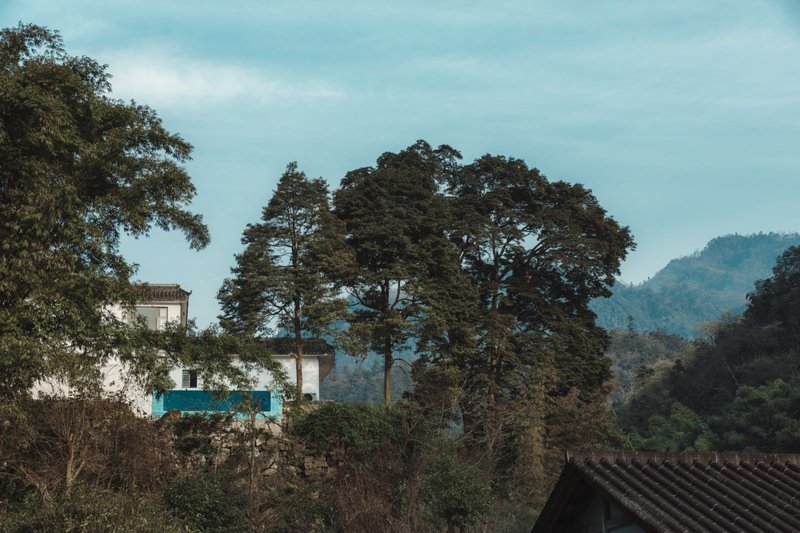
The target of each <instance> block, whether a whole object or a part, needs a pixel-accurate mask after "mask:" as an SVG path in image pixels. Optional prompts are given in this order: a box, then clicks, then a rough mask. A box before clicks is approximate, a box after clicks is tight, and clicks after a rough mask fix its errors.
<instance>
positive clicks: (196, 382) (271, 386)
mask: <svg viewBox="0 0 800 533" xmlns="http://www.w3.org/2000/svg"><path fill="white" fill-rule="evenodd" d="M190 295H191V293H190V292H188V291H185V290H184V289H182V288H181V287H180V286H179V285H176V284H148V285H144V286H143V287H142V288H141V296H140V299H139V301H138V302H137V304H136V308H135V311H136V314H137V315H139V316H141V317H143V318H144V319H145V321H146V322H147V324H148V326H149V327H150V328H152V329H156V330H157V329H163V328H164V327H165V326H166V325H167V324H168V323H170V322H172V323H178V324H179V325H182V326H185V325H186V323H187V319H188V308H189V296H190ZM111 312H112V313H113V314H114V315H116V316H117V318H119V319H122V320H126V319H128V317H127V316H126V314H127V313H130V311H126V310H125V309H123V308H122V307H121V306H114V307H113V308H112V309H111ZM287 341H288V339H281V338H277V339H271V340H269V341H266V342H267V343H268V344H269V345H270V346H269V347H270V348H271V349H272V352H273V354H274V355H273V357H274V358H275V359H276V360H277V361H278V362H279V363H280V364H281V365H282V366H283V368H284V369H285V371H286V375H287V376H288V379H289V383H290V384H293V383H297V376H296V369H295V359H294V357H293V356H292V355H290V349H289V347H290V343H288V342H287ZM303 347H304V355H303V394H304V396H305V397H306V398H307V399H310V400H318V399H319V398H320V394H319V393H320V383H321V381H322V380H324V379H325V377H326V376H327V375H328V374H329V373H330V371H331V369H332V368H333V362H334V351H333V347H332V346H330V345H329V344H327V343H326V342H324V341H323V340H320V339H307V340H306V341H305V342H304V344H303ZM231 357H232V358H233V362H234V364H236V365H239V366H240V368H246V367H245V366H244V364H243V363H239V362H238V359H237V358H236V356H235V355H232V356H231ZM248 372H249V375H250V377H251V381H252V383H253V386H252V389H251V390H248V391H232V392H231V393H230V394H214V393H213V392H211V391H207V390H205V388H204V384H203V379H202V375H201V374H200V372H198V370H197V369H194V368H181V367H175V368H172V369H171V370H170V373H169V376H170V378H171V379H172V381H173V383H174V384H175V385H174V387H173V388H172V389H171V390H169V391H166V392H164V393H163V394H153V393H149V392H147V391H145V390H142V389H141V387H140V386H138V385H137V384H136V383H132V382H131V380H128V379H125V378H126V368H125V364H124V363H122V362H120V361H119V360H112V361H111V362H109V363H108V364H107V365H105V366H104V367H103V368H102V375H103V390H104V392H105V393H107V394H108V395H110V396H112V395H121V396H123V397H124V398H125V400H126V401H127V402H129V403H130V405H131V407H132V408H133V409H134V410H135V411H136V412H137V413H138V414H140V415H142V416H146V417H160V416H163V415H164V414H166V413H168V412H170V411H180V412H181V413H206V412H221V411H236V412H237V413H238V416H250V414H251V413H253V412H254V413H255V414H256V415H257V416H258V417H259V418H271V419H277V418H280V416H281V415H282V413H283V398H282V396H281V394H280V393H279V392H278V391H277V390H276V389H277V387H276V386H275V383H274V381H273V378H272V375H271V374H270V373H269V372H268V371H266V370H263V369H248ZM69 392H70V391H69V388H68V387H67V386H65V385H64V384H63V383H59V382H49V381H48V382H40V383H37V385H36V386H35V387H34V390H33V393H34V395H42V394H48V395H63V394H68V393H69ZM246 400H250V402H251V410H248V409H245V410H244V412H243V411H242V410H241V406H242V402H243V401H246ZM245 405H246V404H245ZM248 411H249V412H248Z"/></svg>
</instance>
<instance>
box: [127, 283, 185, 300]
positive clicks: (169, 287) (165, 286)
mask: <svg viewBox="0 0 800 533" xmlns="http://www.w3.org/2000/svg"><path fill="white" fill-rule="evenodd" d="M136 290H137V292H138V293H139V303H155V302H188V301H189V295H190V294H192V293H191V292H190V291H185V290H183V289H182V288H181V286H180V285H178V284H177V283H144V284H142V285H139V286H137V287H136Z"/></svg>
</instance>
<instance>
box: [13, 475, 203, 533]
mask: <svg viewBox="0 0 800 533" xmlns="http://www.w3.org/2000/svg"><path fill="white" fill-rule="evenodd" d="M2 531H3V532H4V533H23V532H24V533H34V532H42V533H50V532H53V531H74V532H103V533H131V532H142V533H145V532H147V533H149V532H152V531H161V532H166V533H178V532H187V531H191V530H190V529H188V528H187V527H186V526H185V525H183V524H182V523H181V522H180V521H179V520H178V519H177V518H175V517H174V516H173V515H171V514H170V513H168V512H167V510H166V509H165V508H164V506H163V505H161V503H160V502H159V501H158V500H157V499H155V498H152V497H150V496H147V495H143V494H136V493H131V492H125V493H122V492H115V491H112V490H106V489H98V488H93V487H90V486H87V485H81V484H78V485H75V486H74V487H73V488H72V490H71V491H70V492H69V494H68V495H64V494H62V495H60V496H59V497H57V498H55V499H54V500H53V501H51V502H49V503H47V504H43V503H42V502H41V500H40V499H39V498H36V497H30V498H28V500H27V501H26V503H25V504H24V505H22V506H20V507H19V508H17V509H15V511H14V512H11V513H9V514H8V515H7V516H6V523H5V524H4V526H3V528H2Z"/></svg>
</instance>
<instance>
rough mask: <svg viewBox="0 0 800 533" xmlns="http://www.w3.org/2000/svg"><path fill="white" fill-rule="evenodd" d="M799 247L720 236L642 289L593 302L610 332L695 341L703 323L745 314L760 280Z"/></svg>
mask: <svg viewBox="0 0 800 533" xmlns="http://www.w3.org/2000/svg"><path fill="white" fill-rule="evenodd" d="M797 245H800V234H798V233H790V234H782V233H759V234H756V235H747V236H743V235H726V236H724V237H717V238H716V239H713V240H712V241H711V242H709V243H708V245H706V247H705V248H704V249H703V250H702V251H700V252H696V253H694V254H692V255H690V256H686V257H681V258H680V259H673V260H672V261H670V262H669V263H668V264H667V266H665V267H664V268H663V269H661V270H660V271H659V272H657V273H656V274H655V275H654V276H653V277H652V278H650V279H648V280H647V281H645V282H644V283H642V284H640V285H635V286H630V285H618V286H616V287H614V289H613V291H614V294H613V296H612V297H611V298H608V299H600V300H595V301H594V302H592V309H593V310H594V312H595V313H597V316H598V323H599V324H600V325H601V326H603V327H605V328H606V329H614V328H621V327H627V326H628V317H633V319H634V323H635V327H636V329H638V330H640V331H654V330H657V329H662V330H664V331H667V332H669V333H675V334H678V335H683V336H685V337H692V336H694V335H696V333H697V328H698V327H699V326H700V324H702V323H703V322H706V321H708V320H714V319H717V318H719V316H720V315H721V314H722V313H724V312H726V311H733V312H737V313H738V312H741V311H742V310H743V309H744V307H745V304H746V303H747V299H746V295H747V293H749V292H751V291H752V290H753V283H754V282H755V281H756V280H759V279H764V278H767V277H769V275H770V273H771V270H772V267H773V266H774V265H775V259H776V258H777V257H778V256H779V255H780V254H781V253H782V252H783V251H784V250H785V249H786V248H788V247H790V246H797Z"/></svg>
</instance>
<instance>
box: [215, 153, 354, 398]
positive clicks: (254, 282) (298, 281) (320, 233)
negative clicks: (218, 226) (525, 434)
mask: <svg viewBox="0 0 800 533" xmlns="http://www.w3.org/2000/svg"><path fill="white" fill-rule="evenodd" d="M261 220H262V222H261V223H259V224H248V226H247V228H246V229H245V231H244V234H243V236H242V244H244V245H245V249H244V251H243V252H242V253H241V254H238V255H237V256H236V266H235V267H233V268H232V269H231V272H232V273H233V274H234V277H232V278H230V279H226V280H225V282H224V283H223V285H222V288H221V289H220V291H219V295H218V298H219V301H220V303H221V305H222V311H223V314H222V315H221V316H220V322H221V324H222V326H223V328H225V329H226V330H228V331H231V332H235V333H240V334H245V335H250V336H263V335H269V334H271V332H272V328H273V326H277V327H278V328H280V329H283V330H285V331H286V332H288V335H289V336H290V337H292V338H293V339H294V343H293V344H294V349H293V353H292V355H293V356H294V359H295V367H296V373H297V398H299V399H302V397H303V338H304V337H306V336H307V335H309V334H311V335H320V334H321V333H323V332H324V331H325V330H326V329H327V328H328V327H329V326H330V325H331V324H332V323H333V322H334V321H336V320H338V319H340V318H341V317H343V316H344V314H345V311H346V301H345V300H344V299H343V298H340V297H339V287H338V284H337V282H336V281H335V280H336V277H337V275H336V272H338V271H340V270H341V269H342V268H344V267H345V266H346V264H347V263H348V260H349V259H348V254H347V251H346V250H345V247H344V242H343V236H342V234H341V227H340V224H339V223H338V221H337V220H336V218H335V217H334V216H333V215H332V213H331V211H330V206H329V198H328V186H327V184H326V183H325V180H323V179H322V178H317V179H313V180H312V179H308V178H307V177H306V175H305V174H304V173H303V172H300V171H298V170H297V163H290V164H289V165H288V166H287V167H286V171H285V172H284V173H283V175H282V176H281V179H280V181H279V182H278V187H277V189H276V190H275V192H274V194H273V195H272V198H271V199H270V201H269V203H268V204H267V206H266V207H265V208H264V210H263V214H262V217H261Z"/></svg>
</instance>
